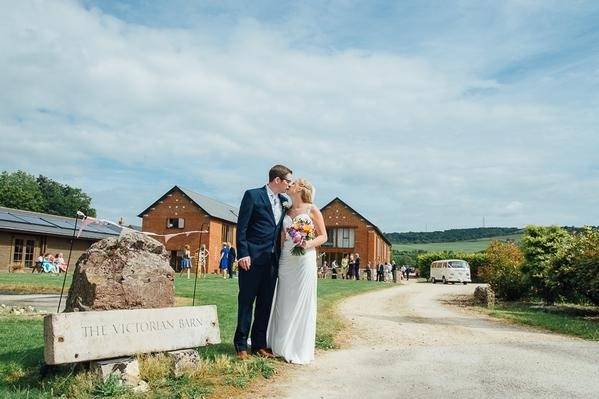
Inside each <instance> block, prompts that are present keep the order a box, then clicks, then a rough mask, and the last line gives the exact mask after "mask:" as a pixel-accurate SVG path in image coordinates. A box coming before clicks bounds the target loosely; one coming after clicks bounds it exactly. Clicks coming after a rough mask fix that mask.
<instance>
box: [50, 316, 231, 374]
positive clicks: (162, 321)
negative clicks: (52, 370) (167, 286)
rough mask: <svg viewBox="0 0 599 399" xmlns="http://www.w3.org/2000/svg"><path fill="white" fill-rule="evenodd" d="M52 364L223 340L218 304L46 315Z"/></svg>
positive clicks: (166, 349) (191, 346)
mask: <svg viewBox="0 0 599 399" xmlns="http://www.w3.org/2000/svg"><path fill="white" fill-rule="evenodd" d="M44 340H45V345H44V359H45V361H46V364H50V365H52V364H63V363H77V362H83V361H87V360H96V359H109V358H114V357H120V356H129V355H135V354H138V353H150V352H164V351H173V350H178V349H186V348H195V347H198V346H204V345H208V344H218V343H220V330H219V326H218V316H217V313H216V306H214V305H208V306H187V307H177V308H162V309H132V310H108V311H101V312H73V313H61V314H51V315H47V316H46V317H45V318H44Z"/></svg>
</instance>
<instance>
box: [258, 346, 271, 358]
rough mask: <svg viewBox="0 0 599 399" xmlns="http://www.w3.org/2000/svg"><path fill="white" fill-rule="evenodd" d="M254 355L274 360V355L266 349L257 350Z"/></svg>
mask: <svg viewBox="0 0 599 399" xmlns="http://www.w3.org/2000/svg"><path fill="white" fill-rule="evenodd" d="M254 355H256V356H260V357H265V358H267V359H274V357H275V355H273V353H272V350H271V349H268V348H262V349H258V350H257V351H254Z"/></svg>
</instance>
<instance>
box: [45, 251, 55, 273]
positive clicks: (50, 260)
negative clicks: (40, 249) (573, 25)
mask: <svg viewBox="0 0 599 399" xmlns="http://www.w3.org/2000/svg"><path fill="white" fill-rule="evenodd" d="M42 270H43V271H44V273H54V270H55V268H54V256H52V255H50V254H46V255H44V260H43V262H42Z"/></svg>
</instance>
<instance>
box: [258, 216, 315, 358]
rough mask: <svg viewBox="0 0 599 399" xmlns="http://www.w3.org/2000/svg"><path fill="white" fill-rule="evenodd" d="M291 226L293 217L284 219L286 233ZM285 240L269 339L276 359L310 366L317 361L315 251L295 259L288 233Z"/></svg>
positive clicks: (307, 251)
mask: <svg viewBox="0 0 599 399" xmlns="http://www.w3.org/2000/svg"><path fill="white" fill-rule="evenodd" d="M302 216H307V217H308V218H310V215H308V214H302ZM291 223H292V219H291V217H289V216H287V215H285V219H283V228H284V229H285V231H287V228H288V227H289V226H290V225H291ZM285 236H286V239H285V241H284V242H283V249H282V251H281V258H280V260H279V279H278V281H277V285H276V289H275V294H274V300H273V305H272V310H271V313H270V321H269V323H268V332H267V338H266V339H267V343H268V346H269V347H270V348H271V349H272V351H273V353H274V354H275V355H276V356H281V357H283V358H284V359H285V360H286V361H288V362H290V363H295V364H307V363H310V362H311V361H312V360H314V347H315V342H316V281H317V273H316V250H315V249H314V248H310V249H308V250H306V254H305V255H301V256H296V255H292V254H291V250H292V249H293V242H292V241H291V238H290V237H289V235H288V234H287V233H285Z"/></svg>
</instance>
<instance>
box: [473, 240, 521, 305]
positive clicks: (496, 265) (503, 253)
mask: <svg viewBox="0 0 599 399" xmlns="http://www.w3.org/2000/svg"><path fill="white" fill-rule="evenodd" d="M523 260H524V256H523V255H522V251H520V248H518V246H517V245H516V244H514V243H510V242H501V241H491V243H490V244H489V247H488V248H487V250H486V264H485V266H484V267H483V268H482V270H481V274H482V276H483V278H484V280H485V281H486V282H488V283H489V286H490V287H491V288H492V289H493V291H495V295H496V296H497V297H498V298H500V299H504V300H508V301H513V300H516V299H520V298H521V297H522V296H523V295H524V293H525V292H526V286H525V285H524V283H523V274H522V263H523Z"/></svg>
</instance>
